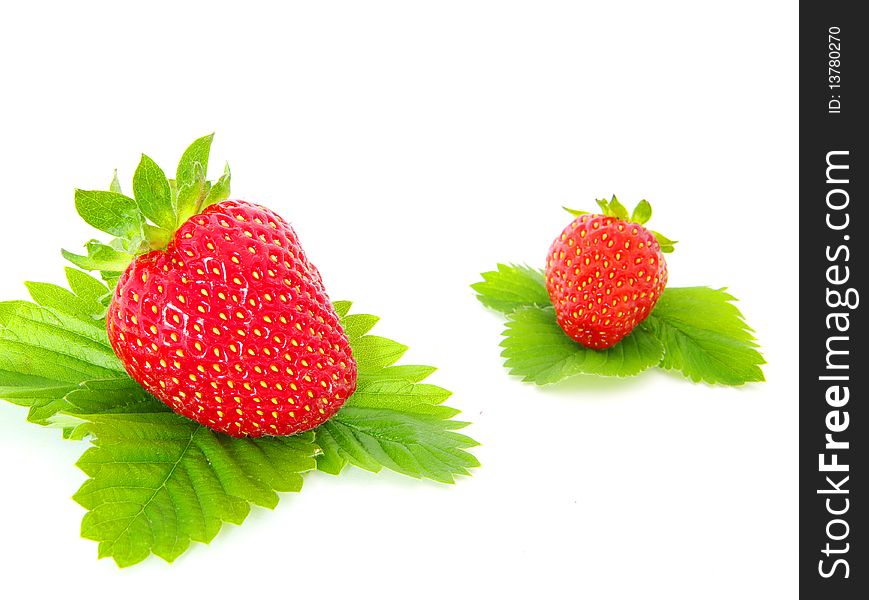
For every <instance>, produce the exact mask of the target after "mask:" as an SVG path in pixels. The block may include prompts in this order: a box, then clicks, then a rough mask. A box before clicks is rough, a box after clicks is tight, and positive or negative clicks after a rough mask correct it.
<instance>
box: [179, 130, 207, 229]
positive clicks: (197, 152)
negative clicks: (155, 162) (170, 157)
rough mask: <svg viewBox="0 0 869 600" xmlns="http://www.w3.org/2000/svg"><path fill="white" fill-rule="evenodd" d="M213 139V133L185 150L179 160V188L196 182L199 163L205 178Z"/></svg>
mask: <svg viewBox="0 0 869 600" xmlns="http://www.w3.org/2000/svg"><path fill="white" fill-rule="evenodd" d="M213 139H214V134H213V133H210V134H208V135H206V136H203V137H201V138H199V139H198V140H196V141H194V142H193V143H192V144H190V146H188V147H187V150H185V151H184V154H182V155H181V160H180V161H178V169H177V171H176V174H175V181H177V182H178V183H177V185H178V189H179V190H180V189H181V188H182V187H184V186H185V185H192V184H194V183H196V181H197V179H198V178H199V175H198V174H197V172H196V165H199V169H200V170H201V171H202V179H203V180H204V179H205V175H206V174H207V173H208V155H209V154H210V153H211V142H212V140H213ZM179 193H180V192H179ZM179 212H180V211H179ZM182 222H183V221H182Z"/></svg>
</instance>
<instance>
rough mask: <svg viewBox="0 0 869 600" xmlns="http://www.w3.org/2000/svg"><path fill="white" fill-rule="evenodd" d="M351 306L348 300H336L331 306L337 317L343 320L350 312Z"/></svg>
mask: <svg viewBox="0 0 869 600" xmlns="http://www.w3.org/2000/svg"><path fill="white" fill-rule="evenodd" d="M352 305H353V303H352V302H350V301H349V300H338V301H336V302H333V303H332V306H333V307H334V309H335V312H336V313H338V317H340V318H342V319H343V318H344V317H346V316H347V313H348V312H350V307H351V306H352Z"/></svg>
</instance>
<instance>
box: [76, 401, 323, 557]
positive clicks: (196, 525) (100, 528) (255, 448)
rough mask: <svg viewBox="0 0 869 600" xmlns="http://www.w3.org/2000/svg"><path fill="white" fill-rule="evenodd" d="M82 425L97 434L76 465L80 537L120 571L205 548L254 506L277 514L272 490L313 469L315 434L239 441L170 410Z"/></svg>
mask: <svg viewBox="0 0 869 600" xmlns="http://www.w3.org/2000/svg"><path fill="white" fill-rule="evenodd" d="M82 418H83V419H85V420H86V421H87V422H88V429H89V432H90V433H91V434H92V435H93V436H94V438H93V442H92V443H93V447H92V448H91V449H89V450H88V451H86V452H85V453H84V455H83V456H82V457H81V459H80V460H79V461H78V466H79V468H81V470H82V471H84V472H85V473H86V474H87V475H88V476H89V477H90V479H89V480H88V481H86V482H85V483H84V484H83V485H82V486H81V488H80V489H79V491H78V492H77V493H76V494H75V496H74V499H75V501H76V502H78V503H79V504H81V505H82V506H83V507H84V508H86V509H87V511H88V512H87V514H86V515H85V516H84V518H83V519H82V526H81V533H82V537H85V538H88V539H91V540H95V541H97V542H99V556H100V557H101V558H102V557H107V556H110V557H112V559H114V561H115V562H116V563H117V564H118V565H119V566H121V567H126V566H129V565H133V564H136V563H138V562H140V561H142V560H144V559H145V558H147V557H148V555H149V554H151V553H153V554H156V555H157V556H159V557H160V558H162V559H164V560H166V561H169V562H172V561H173V560H175V559H176V558H178V556H180V555H181V554H182V553H183V552H184V551H185V550H186V549H187V548H188V547H189V545H190V542H191V541H196V542H202V543H206V544H207V543H209V542H210V541H211V540H212V539H214V536H216V535H217V533H218V531H220V529H221V527H222V525H223V523H225V522H228V523H234V524H236V525H240V524H241V523H242V522H243V521H244V519H245V517H247V515H248V513H249V512H250V505H251V504H255V505H259V506H264V507H267V508H274V507H275V506H276V505H277V503H278V495H277V493H276V492H298V491H299V490H301V488H302V473H304V472H306V471H310V470H312V469H314V468H315V466H316V462H315V459H314V455H315V453H316V446H315V445H314V444H313V436H312V435H311V434H301V435H296V436H292V437H274V438H259V439H253V438H244V439H236V438H232V437H229V436H227V435H222V434H218V433H215V432H213V431H211V430H210V429H207V428H205V427H203V426H201V425H199V424H197V423H195V422H193V421H190V420H189V419H185V418H184V417H181V416H179V415H176V414H174V413H171V412H164V411H161V412H154V413H132V414H123V413H121V414H111V415H110V414H95V415H84V416H83V417H82Z"/></svg>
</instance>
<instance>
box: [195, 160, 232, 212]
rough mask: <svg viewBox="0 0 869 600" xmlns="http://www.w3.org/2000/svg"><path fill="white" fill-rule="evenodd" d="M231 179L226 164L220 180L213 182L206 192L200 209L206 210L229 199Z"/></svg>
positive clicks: (227, 164)
mask: <svg viewBox="0 0 869 600" xmlns="http://www.w3.org/2000/svg"><path fill="white" fill-rule="evenodd" d="M231 177H232V176H231V173H230V172H229V163H226V166H225V167H224V168H223V175H221V176H220V178H218V180H217V181H215V182H214V185H213V186H212V187H211V189H210V190H208V193H207V194H206V196H205V201H204V202H203V203H202V208H206V207H208V206H211V205H212V204H217V203H218V202H222V201H223V200H226V199H227V198H229V189H230V188H229V183H230V179H231Z"/></svg>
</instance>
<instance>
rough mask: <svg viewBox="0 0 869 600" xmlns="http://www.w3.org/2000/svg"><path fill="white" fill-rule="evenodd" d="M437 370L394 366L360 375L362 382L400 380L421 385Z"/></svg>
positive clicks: (415, 366)
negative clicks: (368, 380) (420, 383)
mask: <svg viewBox="0 0 869 600" xmlns="http://www.w3.org/2000/svg"><path fill="white" fill-rule="evenodd" d="M436 370H437V369H436V368H434V367H428V366H425V365H393V366H391V367H386V368H383V369H370V370H367V371H365V372H363V373H359V379H360V380H363V381H364V380H366V379H372V380H375V381H387V380H400V381H407V382H409V383H419V382H420V381H422V380H423V379H425V378H426V377H428V376H429V375H431V374H432V373H434V372H435V371H436Z"/></svg>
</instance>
